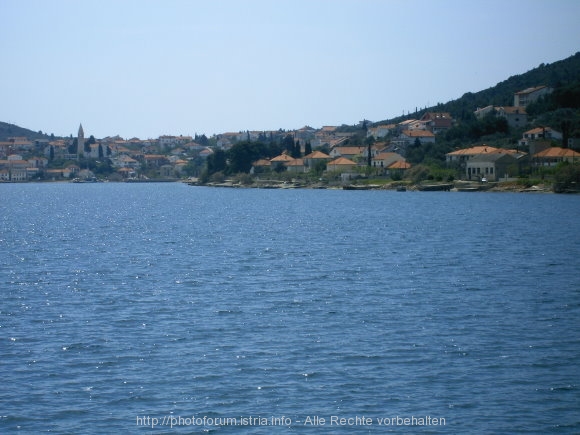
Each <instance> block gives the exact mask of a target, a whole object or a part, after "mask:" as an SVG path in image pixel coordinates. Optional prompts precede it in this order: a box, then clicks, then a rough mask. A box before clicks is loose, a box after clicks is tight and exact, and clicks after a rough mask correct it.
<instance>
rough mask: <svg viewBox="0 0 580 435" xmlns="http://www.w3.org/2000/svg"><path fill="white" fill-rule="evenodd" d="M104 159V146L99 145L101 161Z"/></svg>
mask: <svg viewBox="0 0 580 435" xmlns="http://www.w3.org/2000/svg"><path fill="white" fill-rule="evenodd" d="M103 157H104V153H103V146H102V145H101V144H99V159H101V160H102V159H103Z"/></svg>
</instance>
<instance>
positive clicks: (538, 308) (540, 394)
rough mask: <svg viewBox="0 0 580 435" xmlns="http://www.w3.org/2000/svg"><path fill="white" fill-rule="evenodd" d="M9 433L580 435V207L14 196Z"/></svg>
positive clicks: (162, 191)
mask: <svg viewBox="0 0 580 435" xmlns="http://www.w3.org/2000/svg"><path fill="white" fill-rule="evenodd" d="M0 259H1V261H0V292H1V293H0V376H1V382H0V433H3V434H4V433H23V434H24V433H26V434H37V433H57V434H93V433H94V434H113V433H149V432H151V433H168V434H169V433H215V434H230V433H243V434H254V433H256V434H270V433H332V434H333V433H349V434H350V433H355V434H356V433H413V434H415V433H419V434H439V433H453V434H512V433H515V434H517V433H521V434H552V433H553V434H578V433H580V196H578V195H556V194H536V193H489V192H466V193H462V192H411V191H407V192H395V191H386V190H377V191H343V190H313V189H296V190H292V189H278V190H273V189H229V188H211V187H194V186H188V185H186V184H184V183H86V184H83V183H80V184H75V183H42V184H41V183H27V184H2V185H0Z"/></svg>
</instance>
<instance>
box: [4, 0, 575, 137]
mask: <svg viewBox="0 0 580 435" xmlns="http://www.w3.org/2000/svg"><path fill="white" fill-rule="evenodd" d="M0 17H1V18H2V24H1V25H0V52H1V53H2V62H1V67H0V83H1V85H0V121H4V122H11V123H14V124H16V125H19V126H21V127H25V128H30V129H32V130H42V131H43V132H46V133H54V134H55V135H64V136H67V135H70V134H74V135H76V132H77V129H78V125H79V123H80V122H82V124H83V127H84V130H85V134H86V135H91V134H92V135H94V136H95V137H96V138H102V137H105V136H113V135H116V134H119V135H120V136H122V137H124V138H131V137H139V138H141V139H146V138H156V137H158V136H159V135H162V134H173V135H179V134H183V135H194V134H195V133H198V134H202V133H204V134H206V135H208V136H210V135H212V134H214V133H223V132H228V131H245V130H273V129H278V128H283V129H287V130H290V129H295V128H300V127H303V126H304V125H310V126H312V127H315V128H319V127H322V126H323V125H341V124H354V123H356V122H358V121H359V120H362V119H369V120H371V121H380V120H384V119H388V118H391V117H394V116H398V115H401V114H402V113H403V112H407V111H414V110H415V107H419V108H421V107H425V106H431V105H435V104H437V103H438V102H441V103H444V102H447V101H450V100H453V99H456V98H459V97H461V96H462V95H463V94H464V93H465V92H477V91H480V90H483V89H486V88H489V87H491V86H495V85H496V84H497V83H498V82H501V81H503V80H505V79H507V78H508V77H510V76H512V75H516V74H521V73H524V72H526V71H528V70H530V69H532V68H535V67H537V66H538V65H539V64H541V63H552V62H555V61H558V60H561V59H565V58H567V57H569V56H571V55H573V54H574V53H576V52H577V51H580V25H579V24H578V23H579V22H580V1H577V0H488V1H479V0H438V1H435V0H204V1H198V0H0Z"/></svg>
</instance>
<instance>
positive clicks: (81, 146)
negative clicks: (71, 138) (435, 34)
mask: <svg viewBox="0 0 580 435" xmlns="http://www.w3.org/2000/svg"><path fill="white" fill-rule="evenodd" d="M84 155H85V132H84V131H83V125H82V124H80V126H79V134H78V137H77V158H78V159H79V160H80V158H81V157H84Z"/></svg>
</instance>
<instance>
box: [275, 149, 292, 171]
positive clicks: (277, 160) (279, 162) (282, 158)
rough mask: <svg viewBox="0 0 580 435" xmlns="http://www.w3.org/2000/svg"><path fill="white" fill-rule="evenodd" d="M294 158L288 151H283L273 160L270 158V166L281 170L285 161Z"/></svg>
mask: <svg viewBox="0 0 580 435" xmlns="http://www.w3.org/2000/svg"><path fill="white" fill-rule="evenodd" d="M292 160H294V159H293V158H292V157H291V156H289V155H288V154H286V152H283V153H282V154H280V155H279V156H276V157H274V158H273V159H272V160H270V167H271V168H272V169H274V170H280V169H281V168H283V167H284V164H285V163H288V162H290V161H292Z"/></svg>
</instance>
